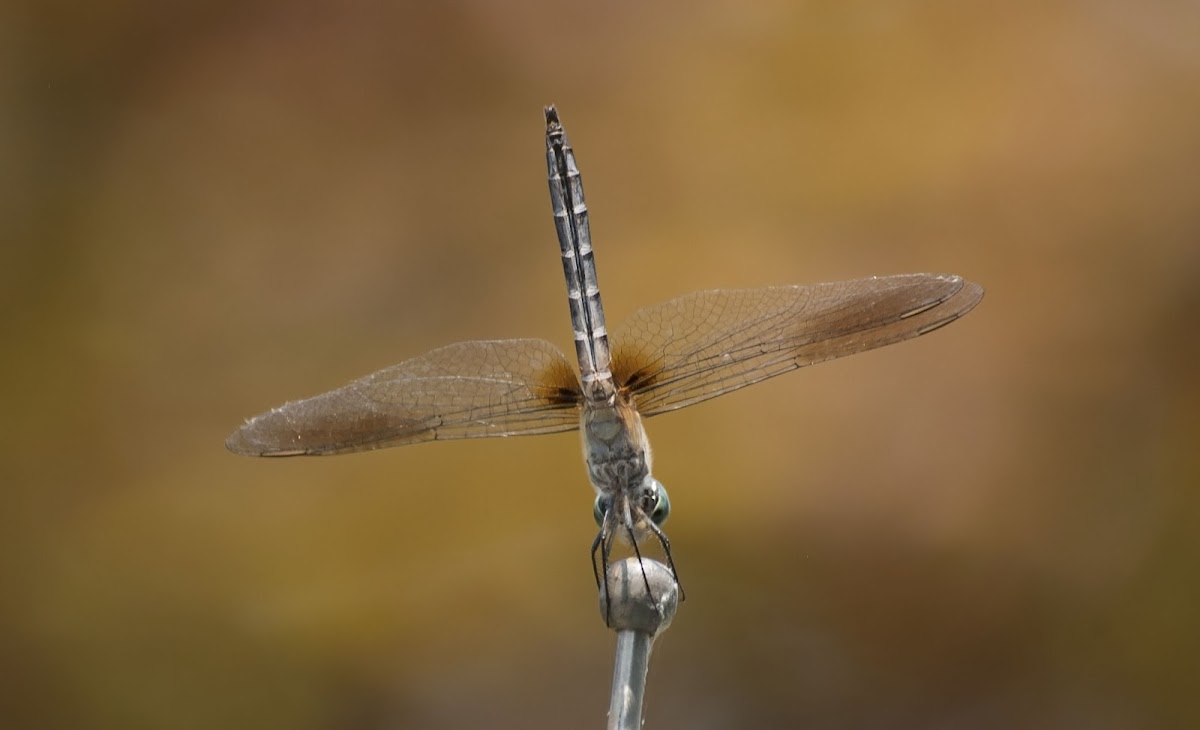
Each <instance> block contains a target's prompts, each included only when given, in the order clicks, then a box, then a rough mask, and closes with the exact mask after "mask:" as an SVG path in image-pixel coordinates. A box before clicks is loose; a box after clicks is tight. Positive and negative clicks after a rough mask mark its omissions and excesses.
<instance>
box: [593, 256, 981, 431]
mask: <svg viewBox="0 0 1200 730" xmlns="http://www.w3.org/2000/svg"><path fill="white" fill-rule="evenodd" d="M982 297H983V288H982V287H980V286H979V285H978V284H974V283H971V282H968V281H964V280H963V279H962V278H960V277H957V276H947V275H937V274H909V275H903V276H886V277H872V278H869V279H856V280H854V281H841V282H834V283H830V284H815V285H811V286H781V287H768V288H763V289H728V290H716V291H702V292H696V293H694V294H687V295H684V296H682V297H679V298H677V299H672V300H670V301H667V302H663V303H661V304H656V305H653V306H650V307H646V308H644V309H641V310H638V311H637V312H635V313H634V314H633V316H632V317H630V319H629V320H628V321H626V322H625V323H623V324H622V325H621V327H620V328H618V329H617V330H616V331H615V332H614V333H613V341H614V350H613V367H612V370H613V376H614V378H615V379H616V381H617V384H618V385H619V386H622V387H624V388H627V389H628V390H629V391H630V392H632V393H633V394H634V403H635V404H636V406H637V409H638V411H639V412H640V413H641V414H642V415H643V416H653V415H655V414H658V413H664V412H666V411H671V410H675V409H678V408H683V407H685V406H689V405H692V404H693V403H699V402H701V401H704V400H708V399H709V398H715V397H716V396H718V395H721V394H722V393H728V392H730V391H733V390H737V389H738V388H744V387H745V386H747V385H751V384H753V383H757V382H759V381H761V380H766V379H767V378H771V377H774V376H776V375H779V374H781V373H786V372H788V371H790V370H794V369H796V368H799V367H804V366H805V365H813V364H815V363H819V362H824V361H826V360H832V359H834V358H838V357H842V356H844V355H851V354H854V353H856V352H863V351H865V350H871V349H874V348H876V347H883V346H884V345H890V344H892V343H894V342H900V341H902V340H907V339H909V338H912V337H917V336H919V335H923V334H925V333H927V332H932V331H933V330H935V329H937V328H939V327H942V326H944V325H947V324H949V323H950V322H953V321H954V320H955V319H958V318H959V317H961V316H963V315H964V314H966V313H967V312H969V311H970V310H971V308H972V307H974V306H975V305H976V304H977V303H979V300H980V298H982Z"/></svg>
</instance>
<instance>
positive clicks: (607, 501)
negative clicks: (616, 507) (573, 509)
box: [592, 494, 612, 527]
mask: <svg viewBox="0 0 1200 730" xmlns="http://www.w3.org/2000/svg"><path fill="white" fill-rule="evenodd" d="M611 508H612V499H611V498H609V497H607V496H605V495H603V494H597V495H596V501H595V502H593V503H592V517H595V518H596V526H597V527H603V526H604V515H606V514H608V510H609V509H611Z"/></svg>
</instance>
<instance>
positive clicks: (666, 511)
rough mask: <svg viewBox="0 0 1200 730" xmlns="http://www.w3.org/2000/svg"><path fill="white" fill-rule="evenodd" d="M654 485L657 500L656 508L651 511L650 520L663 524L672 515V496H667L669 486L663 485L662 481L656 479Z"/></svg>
mask: <svg viewBox="0 0 1200 730" xmlns="http://www.w3.org/2000/svg"><path fill="white" fill-rule="evenodd" d="M654 485H655V487H656V489H655V494H656V496H657V501H656V502H655V504H654V509H653V510H652V511H651V512H650V521H651V522H653V523H654V524H656V525H661V524H662V523H664V522H666V521H667V518H668V517H670V516H671V498H670V497H668V496H667V488H666V487H664V486H663V485H662V482H660V481H657V480H655V482H654Z"/></svg>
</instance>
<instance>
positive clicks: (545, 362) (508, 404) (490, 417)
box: [225, 339, 580, 456]
mask: <svg viewBox="0 0 1200 730" xmlns="http://www.w3.org/2000/svg"><path fill="white" fill-rule="evenodd" d="M579 393H580V389H579V380H578V377H577V376H576V375H575V371H574V369H573V368H572V366H571V364H570V363H569V362H568V361H567V359H566V357H565V356H564V355H563V354H562V352H561V351H560V350H559V349H558V348H557V347H555V346H554V345H552V344H550V343H549V342H546V341H545V340H536V339H523V340H481V341H473V342H459V343H456V344H453V345H447V346H446V347H442V348H439V349H437V350H433V351H432V352H428V353H426V354H424V355H421V356H420V357H415V358H413V359H411V360H406V361H404V362H402V363H400V364H398V365H393V366H392V367H389V368H385V369H383V370H380V371H379V372H377V373H373V374H371V375H368V376H366V377H364V378H359V379H358V380H355V381H354V382H352V383H349V384H347V385H345V386H343V387H341V388H338V389H337V390H331V391H329V392H328V393H323V394H321V395H318V396H315V397H312V398H307V399H305V400H299V401H292V402H290V403H285V404H284V405H282V406H280V407H278V408H275V409H272V410H270V411H268V412H266V413H264V414H262V415H260V416H256V417H254V418H252V419H250V420H249V421H247V422H246V423H245V424H244V425H243V426H242V427H241V428H240V429H238V430H237V431H235V432H234V433H233V434H232V435H231V436H230V437H229V438H228V440H226V442H225V446H226V447H227V448H228V449H229V450H230V451H233V452H235V453H238V454H244V455H247V456H299V455H304V454H342V453H348V452H353V451H368V450H371V449H381V448H386V447H388V446H400V445H403V444H413V443H419V442H421V441H434V440H442V439H459V438H478V437H487V436H517V435H526V434H538V433H554V432H557V431H568V430H570V429H573V428H578V426H579V408H580V395H579Z"/></svg>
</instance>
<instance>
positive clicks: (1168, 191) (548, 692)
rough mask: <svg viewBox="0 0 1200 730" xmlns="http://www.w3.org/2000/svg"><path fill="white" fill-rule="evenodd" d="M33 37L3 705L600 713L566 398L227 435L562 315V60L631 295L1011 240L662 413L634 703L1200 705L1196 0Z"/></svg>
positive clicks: (307, 24) (24, 31) (7, 714)
mask: <svg viewBox="0 0 1200 730" xmlns="http://www.w3.org/2000/svg"><path fill="white" fill-rule="evenodd" d="M0 49H3V50H0V57H2V58H3V62H0V101H2V108H3V110H4V111H3V112H2V113H0V239H2V241H3V252H4V256H3V264H2V265H0V307H2V312H3V314H2V315H0V328H2V329H0V333H2V334H3V342H4V357H3V358H2V359H0V389H2V391H0V392H2V393H3V398H2V401H0V402H2V403H3V405H4V410H5V417H4V419H3V432H2V434H0V437H2V442H3V445H4V457H3V460H2V466H0V480H2V481H3V485H4V506H3V508H2V509H0V535H2V538H0V541H2V542H0V566H2V571H0V580H2V581H3V584H2V590H0V673H2V674H3V676H4V680H3V682H2V683H0V685H2V687H3V688H2V689H0V726H3V727H5V728H142V727H145V728H304V729H307V728H313V729H325V728H330V729H332V728H385V727H386V728H460V727H521V728H588V727H601V726H602V725H603V724H604V722H605V714H604V713H605V710H606V708H607V703H608V691H609V682H610V679H611V662H612V649H613V636H612V634H611V633H609V632H608V631H607V630H605V629H604V627H603V625H602V622H601V619H600V616H599V614H598V611H597V606H596V597H595V592H594V586H593V583H592V575H591V571H590V570H589V568H588V565H587V554H588V547H589V544H590V542H591V539H592V537H593V535H594V529H595V527H594V524H593V522H592V516H591V500H592V493H591V490H590V488H589V486H588V484H587V481H586V477H585V473H584V470H583V467H582V462H581V460H580V457H579V447H578V436H577V435H574V434H563V435H557V436H545V437H539V438H529V439H513V440H494V441H472V442H460V443H454V444H436V445H428V446H418V447H411V448H406V449H395V450H388V451H382V452H376V453H371V454H365V455H356V456H348V457H338V458H332V459H290V460H282V461H270V460H254V459H244V458H239V457H235V456H233V455H231V454H229V453H227V452H226V451H225V450H224V448H223V447H222V442H223V440H224V438H225V436H226V435H227V434H228V433H229V432H230V431H232V430H233V429H234V428H235V427H236V426H238V425H239V424H240V423H241V422H242V419H243V418H245V417H248V416H251V415H254V414H256V413H258V412H260V411H263V410H265V409H267V408H269V407H271V406H274V405H277V404H280V403H282V402H283V401H285V400H290V399H295V398H298V397H303V396H308V395H313V394H315V393H317V392H320V391H322V390H326V389H329V388H332V387H335V386H338V385H341V384H342V383H344V382H345V381H347V380H350V379H352V378H354V377H357V376H359V375H363V374H366V373H368V372H371V371H373V370H376V369H378V368H381V367H383V366H386V365H389V364H391V363H393V362H397V361H399V360H402V359H404V358H406V357H410V356H413V355H417V354H420V353H422V352H424V351H425V350H427V349H430V348H432V347H435V346H438V345H440V344H445V343H448V342H452V341H456V340H462V339H474V338H492V337H525V336H528V337H547V338H549V339H551V340H552V341H554V342H556V343H558V344H560V345H562V346H568V345H569V344H570V331H569V326H568V320H567V307H566V304H565V301H564V288H563V283H562V277H561V269H560V265H559V261H558V255H557V248H556V246H557V243H556V240H555V236H554V229H553V225H552V221H551V217H550V206H549V202H548V199H547V193H546V182H545V167H544V165H545V160H544V143H543V129H544V128H543V122H542V105H543V104H546V103H551V102H553V103H556V104H557V105H558V106H559V109H560V111H561V113H562V117H563V120H564V122H565V124H566V127H567V130H568V132H569V133H570V135H571V139H572V141H573V143H574V145H575V147H576V150H577V153H578V156H579V161H580V165H581V168H582V170H583V173H584V180H585V182H586V185H587V191H588V202H589V204H590V208H591V213H592V223H593V229H592V230H593V235H594V239H595V242H596V247H597V250H598V263H599V269H600V277H601V280H602V282H603V286H604V294H605V303H606V305H607V307H608V310H609V319H610V322H611V323H614V324H615V323H619V322H620V321H621V319H623V317H624V316H625V315H627V314H629V313H630V312H631V311H633V310H634V309H636V308H637V307H639V306H642V305H645V304H649V303H652V302H655V301H659V300H662V299H665V298H668V297H670V296H674V295H676V294H680V293H683V292H686V291H690V290H695V289H703V288H713V287H723V286H729V287H742V286H758V285H767V284H785V283H804V282H817V281H826V280H834V279H840V278H850V277H858V276H867V275H871V274H890V273H903V272H914V271H937V272H952V273H959V274H962V275H964V276H966V277H968V278H971V279H974V280H976V281H979V282H980V283H982V284H983V285H984V286H985V287H986V288H987V295H986V297H985V298H984V300H983V302H982V304H981V305H980V306H979V307H978V309H976V310H975V311H974V312H973V313H972V314H971V315H969V316H968V317H967V318H966V319H964V320H963V321H962V322H959V323H956V324H954V325H953V326H952V327H949V328H947V329H945V330H943V331H940V332H938V333H936V334H934V335H932V336H930V337H928V338H922V339H920V340H917V341H915V342H910V343H905V344H903V345H899V346H897V347H894V348H887V349H884V350H880V351H877V352H873V353H869V354H864V355H860V356H858V357H855V358H851V359H848V360H845V361H840V362H837V363H834V364H830V365H823V366H821V367H816V368H812V369H809V370H805V371H803V372H801V373H798V374H795V375H791V376H788V377H784V378H780V379H777V380H773V381H771V382H769V383H766V384H763V385H760V386H757V387H756V388H752V389H749V390H746V391H741V392H739V393H737V394H735V395H731V396H728V397H726V398H723V399H719V400H716V401H713V402H711V403H709V404H705V405H703V406H700V407H697V408H695V409H689V410H687V411H686V412H684V413H680V414H675V415H671V416H666V417H663V418H661V419H654V420H652V421H650V422H649V424H648V425H649V430H650V435H651V437H652V439H653V442H654V445H655V448H656V452H655V453H656V456H657V459H656V462H655V465H656V473H657V475H658V476H659V478H660V479H662V480H663V482H664V483H665V484H666V485H667V486H668V487H669V488H670V490H671V495H672V500H673V506H674V515H673V517H672V519H671V521H670V523H668V530H669V532H670V534H671V536H672V539H673V544H674V549H675V556H676V559H677V561H678V564H679V569H680V571H681V575H682V577H683V580H684V585H685V586H686V588H687V592H688V600H687V602H686V603H684V604H683V606H682V607H681V609H680V612H679V615H678V617H677V619H676V621H675V624H674V626H673V627H672V628H671V629H670V631H668V632H667V633H666V634H665V635H664V637H663V638H662V639H661V641H660V642H659V643H658V645H657V646H656V651H655V655H654V658H653V661H652V664H651V675H650V685H649V692H648V698H647V718H648V722H647V727H687V728H729V727H732V728H740V727H763V728H791V727H806V728H859V727H862V728H879V727H887V728H931V727H937V728H980V727H997V728H999V727H1022V728H1077V727H1079V728H1082V727H1087V728H1170V727H1178V728H1185V727H1188V728H1191V727H1198V726H1200V693H1197V691H1196V690H1197V687H1198V686H1200V685H1198V684H1197V683H1198V682H1200V659H1198V657H1200V605H1198V604H1200V600H1198V599H1200V580H1198V578H1197V565H1198V564H1200V530H1198V529H1197V525H1198V520H1200V496H1198V494H1200V492H1198V489H1197V487H1198V486H1200V456H1198V453H1200V452H1198V443H1200V378H1198V377H1197V372H1198V370H1197V367H1196V365H1195V363H1196V361H1197V359H1198V358H1200V344H1198V342H1197V340H1198V336H1200V327H1198V326H1197V319H1198V318H1197V312H1198V311H1200V286H1198V284H1197V281H1198V278H1200V5H1197V4H1195V3H1188V2H1178V1H1175V2H1172V1H1168V0H1162V1H1155V2H1145V3H1119V2H1065V1H1052V2H1036V1H1032V0H1010V1H1009V2H1005V3H974V4H966V3H958V2H951V1H949V0H939V1H936V2H924V3H916V2H888V3H869V2H845V1H837V0H819V1H816V2H805V3H799V2H785V1H782V0H767V1H764V2H754V3H742V2H735V1H734V0H700V1H699V2H679V1H676V2H664V3H645V2H615V3H576V2H559V3H554V2H526V3H501V2H497V1H495V0H492V1H488V0H466V1H464V2H458V3H441V4H437V3H412V4H405V3H362V4H341V3H322V2H315V1H312V0H300V1H299V2H297V1H295V0H289V1H287V2H284V1H281V0H251V1H250V2H227V1H225V2H222V1H218V2H208V3H198V2H193V3H188V2H182V3H161V2H152V1H151V0H124V1H122V2H116V3H82V2H74V3H73V2H40V3H33V2H15V3H7V4H5V6H4V7H3V9H0ZM568 351H570V350H569V349H568Z"/></svg>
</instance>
